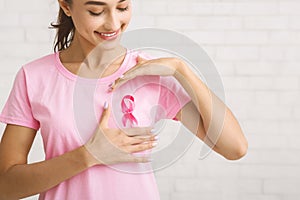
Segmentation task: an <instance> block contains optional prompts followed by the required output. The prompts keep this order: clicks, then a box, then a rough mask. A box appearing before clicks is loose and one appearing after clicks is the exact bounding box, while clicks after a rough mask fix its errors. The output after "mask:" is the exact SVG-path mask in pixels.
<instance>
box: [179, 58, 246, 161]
mask: <svg viewBox="0 0 300 200" xmlns="http://www.w3.org/2000/svg"><path fill="white" fill-rule="evenodd" d="M176 71H177V72H176V73H175V78H176V79H177V80H178V81H179V83H180V84H181V85H182V86H183V88H184V89H185V90H186V91H187V93H188V94H189V96H190V97H191V99H192V101H193V103H194V105H195V106H196V107H197V110H198V112H199V114H200V115H201V118H202V121H203V127H204V132H205V133H206V136H205V137H207V138H206V140H207V141H205V138H204V141H205V142H206V143H207V142H208V143H212V144H213V145H215V147H214V150H216V151H217V152H218V153H220V154H222V155H223V156H224V157H226V158H228V159H237V158H240V157H241V156H243V154H245V151H246V149H247V141H246V139H245V137H244V135H243V132H242V130H241V127H240V125H239V123H238V121H237V120H236V118H235V117H234V115H233V114H232V112H231V111H230V109H229V108H228V107H227V106H226V105H225V104H224V103H223V102H222V101H221V100H220V99H219V98H218V97H217V96H216V95H215V94H214V93H213V92H212V91H210V89H209V88H208V87H207V86H206V85H205V84H204V83H203V82H202V81H201V80H200V79H199V78H198V76H197V75H196V74H195V73H194V72H193V71H192V70H191V69H190V68H189V67H188V66H187V65H186V64H185V63H184V62H179V63H178V66H177V70H176ZM187 77H188V78H187ZM198 137H199V136H198ZM199 138H200V137H199ZM201 139H203V136H202V138H201ZM211 147H212V146H211Z"/></svg>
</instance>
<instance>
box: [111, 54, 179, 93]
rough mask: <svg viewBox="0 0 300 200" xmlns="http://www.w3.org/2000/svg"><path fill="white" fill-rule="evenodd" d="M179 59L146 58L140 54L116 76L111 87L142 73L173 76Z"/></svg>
mask: <svg viewBox="0 0 300 200" xmlns="http://www.w3.org/2000/svg"><path fill="white" fill-rule="evenodd" d="M180 63H181V60H180V59H178V58H175V57H174V58H173V57H171V58H158V59H153V60H146V59H144V58H142V57H140V56H138V58H137V64H136V65H135V66H134V67H132V68H131V69H130V70H128V71H127V72H125V73H124V74H123V76H121V77H120V78H118V79H117V80H116V81H115V82H114V84H113V85H112V86H111V89H112V90H114V89H116V88H117V87H120V86H121V85H122V84H124V83H125V82H127V81H129V80H131V79H133V78H135V77H137V76H143V75H158V76H174V75H175V73H176V71H177V68H178V66H179V65H180Z"/></svg>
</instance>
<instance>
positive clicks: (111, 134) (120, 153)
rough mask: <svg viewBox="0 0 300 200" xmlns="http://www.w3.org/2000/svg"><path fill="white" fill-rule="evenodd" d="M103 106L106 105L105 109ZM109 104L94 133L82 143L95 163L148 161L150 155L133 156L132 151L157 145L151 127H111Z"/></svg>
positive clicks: (143, 149)
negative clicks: (109, 125)
mask: <svg viewBox="0 0 300 200" xmlns="http://www.w3.org/2000/svg"><path fill="white" fill-rule="evenodd" d="M105 107H107V108H106V109H105ZM109 116H110V106H108V105H106V106H104V110H103V113H102V116H101V119H100V123H99V126H98V127H97V129H96V131H95V133H94V135H93V136H92V137H91V138H90V139H89V141H88V142H87V143H86V144H85V145H84V146H85V148H86V149H87V150H88V151H89V153H90V154H91V155H92V156H93V157H94V158H95V159H96V164H104V165H110V164H117V163H122V162H137V163H145V162H150V160H151V159H150V156H149V155H148V156H143V157H141V156H139V157H137V156H134V155H132V153H136V152H140V151H145V150H148V149H152V148H153V147H155V146H156V145H157V137H156V135H155V134H153V133H152V132H151V130H152V128H151V127H134V128H126V129H124V130H121V129H112V128H109V127H108V119H109Z"/></svg>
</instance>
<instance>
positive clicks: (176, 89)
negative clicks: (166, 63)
mask: <svg viewBox="0 0 300 200" xmlns="http://www.w3.org/2000/svg"><path fill="white" fill-rule="evenodd" d="M139 56H141V57H142V58H144V59H147V60H148V59H154V57H153V56H150V55H149V54H147V53H145V52H139ZM159 87H160V94H159V102H158V104H159V105H160V106H161V107H162V109H163V111H162V114H159V115H164V117H166V118H168V119H175V120H177V119H176V118H175V117H176V114H177V113H178V112H179V111H180V110H181V109H182V108H183V107H184V106H185V104H187V103H188V102H189V101H191V98H190V96H189V95H188V93H187V92H186V91H185V89H184V88H183V87H182V86H181V84H180V83H179V82H178V81H177V80H176V78H174V77H172V76H161V77H160V82H159ZM158 118H159V117H158Z"/></svg>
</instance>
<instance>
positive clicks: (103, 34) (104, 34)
mask: <svg viewBox="0 0 300 200" xmlns="http://www.w3.org/2000/svg"><path fill="white" fill-rule="evenodd" d="M95 33H96V34H97V35H98V36H99V37H100V38H101V39H103V40H114V39H116V38H117V37H118V36H119V33H120V29H118V30H116V31H113V32H98V31H95Z"/></svg>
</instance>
